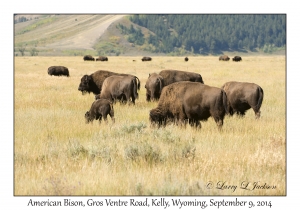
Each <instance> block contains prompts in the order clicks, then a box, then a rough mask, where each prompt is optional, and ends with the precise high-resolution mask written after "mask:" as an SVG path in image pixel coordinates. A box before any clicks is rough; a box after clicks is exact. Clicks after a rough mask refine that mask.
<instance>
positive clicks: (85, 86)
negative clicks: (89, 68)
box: [78, 75, 93, 95]
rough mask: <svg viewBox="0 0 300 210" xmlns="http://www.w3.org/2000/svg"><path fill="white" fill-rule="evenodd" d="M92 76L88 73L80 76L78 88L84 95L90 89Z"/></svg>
mask: <svg viewBox="0 0 300 210" xmlns="http://www.w3.org/2000/svg"><path fill="white" fill-rule="evenodd" d="M92 80H93V78H92V76H90V75H84V76H83V77H82V78H81V81H80V84H79V87H78V90H79V91H81V92H82V95H84V94H85V93H87V92H88V93H90V92H92V91H91V82H92Z"/></svg>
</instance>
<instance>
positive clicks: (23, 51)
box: [19, 45, 26, 56]
mask: <svg viewBox="0 0 300 210" xmlns="http://www.w3.org/2000/svg"><path fill="white" fill-rule="evenodd" d="M25 49H26V47H24V46H23V45H22V46H21V47H19V51H20V53H21V55H22V56H24V55H25Z"/></svg>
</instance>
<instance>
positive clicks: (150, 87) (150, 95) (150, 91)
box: [145, 73, 164, 101]
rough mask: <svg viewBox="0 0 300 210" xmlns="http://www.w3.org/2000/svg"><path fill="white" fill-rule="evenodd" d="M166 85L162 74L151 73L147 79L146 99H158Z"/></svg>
mask: <svg viewBox="0 0 300 210" xmlns="http://www.w3.org/2000/svg"><path fill="white" fill-rule="evenodd" d="M163 86H164V80H163V78H162V76H160V75H158V74H156V73H153V74H149V77H148V80H147V81H146V85H145V88H146V96H147V98H146V100H147V101H150V100H158V99H159V97H160V94H161V91H162V88H163Z"/></svg>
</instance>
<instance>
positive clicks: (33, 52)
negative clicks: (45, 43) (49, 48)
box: [29, 47, 39, 56]
mask: <svg viewBox="0 0 300 210" xmlns="http://www.w3.org/2000/svg"><path fill="white" fill-rule="evenodd" d="M29 52H30V55H31V56H37V55H38V54H39V51H38V50H37V49H36V48H35V47H33V48H31V49H30V51H29Z"/></svg>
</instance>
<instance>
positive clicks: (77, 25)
mask: <svg viewBox="0 0 300 210" xmlns="http://www.w3.org/2000/svg"><path fill="white" fill-rule="evenodd" d="M21 16H22V15H21ZM111 16H112V15H90V14H88V15H48V16H47V15H40V16H39V19H34V17H32V18H33V19H32V20H31V21H27V22H23V23H18V24H15V25H14V26H15V31H14V32H15V37H14V42H15V47H16V48H18V47H19V46H20V45H23V46H25V45H26V46H27V47H26V49H27V53H26V55H29V52H28V51H29V50H30V48H32V47H35V48H37V49H38V50H39V55H40V56H61V55H70V56H72V55H84V54H92V55H95V56H96V55H97V53H98V52H97V51H95V49H98V48H100V49H101V48H103V49H104V48H111V49H114V51H119V52H121V55H126V56H137V55H154V54H153V53H150V52H147V51H144V50H143V47H141V46H133V45H131V44H130V43H128V41H127V40H126V37H124V35H122V34H121V33H120V31H119V30H118V29H116V25H117V24H118V23H121V24H123V25H125V26H126V27H130V25H131V24H133V23H131V22H130V21H129V20H128V18H126V17H123V18H122V19H120V20H117V21H115V22H114V23H112V24H111V25H110V26H109V27H108V28H107V30H106V31H104V33H103V34H102V36H101V37H100V38H99V36H98V35H97V34H98V33H99V30H96V31H95V30H92V29H93V28H95V26H98V25H99V26H101V25H103V24H105V21H107V20H108V19H109V18H110V17H111ZM133 25H134V26H136V25H135V24H133ZM136 27H137V26H136ZM141 29H142V31H143V33H144V34H145V37H147V36H148V35H149V30H147V29H146V28H143V27H141ZM88 42H91V43H95V45H91V44H88ZM93 48H94V49H93ZM106 52H109V49H107V50H106ZM16 53H18V50H17V49H16ZM224 53H226V54H228V55H230V56H233V55H236V54H239V55H241V56H249V55H250V56H251V55H258V54H261V53H260V52H247V53H242V52H224ZM111 54H112V55H115V54H114V52H113V53H111ZM274 54H281V55H284V54H285V51H284V50H281V51H278V52H275V53H274ZM106 55H108V53H106ZM156 55H159V54H156ZM161 55H162V54H161Z"/></svg>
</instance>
